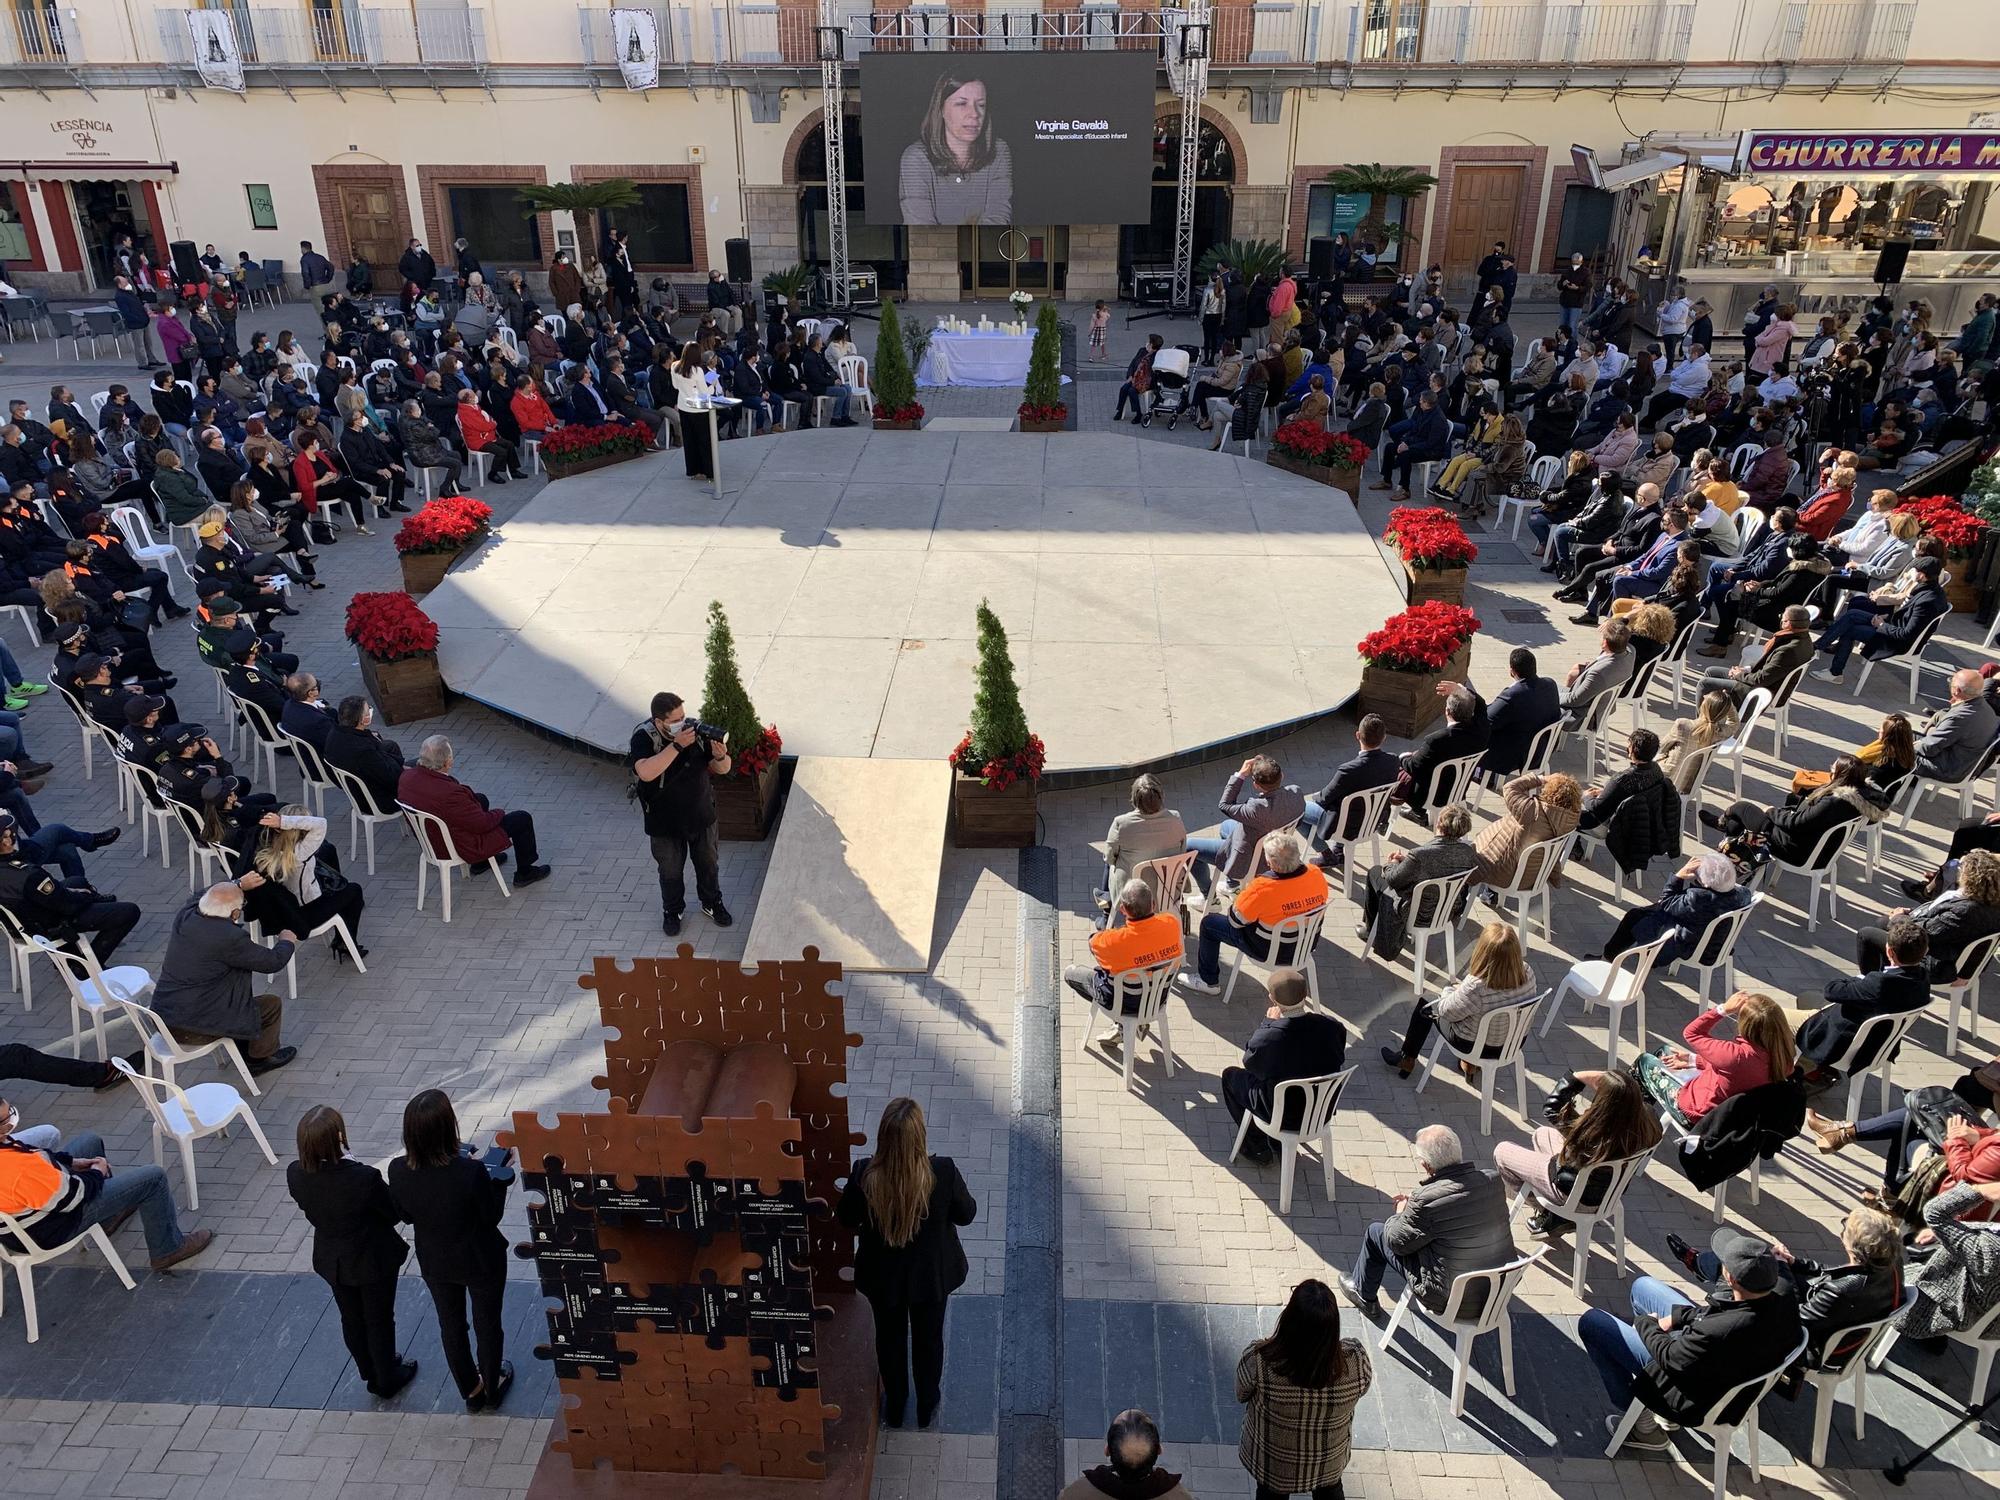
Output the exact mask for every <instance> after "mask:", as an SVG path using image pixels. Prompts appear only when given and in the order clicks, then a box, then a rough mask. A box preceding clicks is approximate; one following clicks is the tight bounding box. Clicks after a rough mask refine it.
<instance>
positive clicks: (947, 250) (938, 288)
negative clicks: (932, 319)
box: [908, 224, 958, 302]
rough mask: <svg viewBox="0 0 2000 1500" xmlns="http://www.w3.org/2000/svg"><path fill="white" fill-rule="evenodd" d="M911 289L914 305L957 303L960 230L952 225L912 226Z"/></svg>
mask: <svg viewBox="0 0 2000 1500" xmlns="http://www.w3.org/2000/svg"><path fill="white" fill-rule="evenodd" d="M908 233H909V236H910V287H909V295H910V300H911V301H912V302H956V301H957V300H958V228H957V226H956V225H949V224H912V225H911V226H910V228H909V230H908Z"/></svg>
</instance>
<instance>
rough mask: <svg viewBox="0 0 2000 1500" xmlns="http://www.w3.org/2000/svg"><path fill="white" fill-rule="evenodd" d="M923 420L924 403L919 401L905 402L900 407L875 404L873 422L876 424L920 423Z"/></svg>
mask: <svg viewBox="0 0 2000 1500" xmlns="http://www.w3.org/2000/svg"><path fill="white" fill-rule="evenodd" d="M923 419H924V403H923V402H921V401H906V402H905V403H903V405H901V406H888V405H885V404H884V403H883V402H880V401H877V402H876V403H875V420H876V421H878V422H921V421H923Z"/></svg>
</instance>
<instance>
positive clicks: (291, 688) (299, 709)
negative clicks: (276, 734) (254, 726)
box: [278, 672, 336, 755]
mask: <svg viewBox="0 0 2000 1500" xmlns="http://www.w3.org/2000/svg"><path fill="white" fill-rule="evenodd" d="M335 722H336V719H335V715H334V712H333V710H332V709H330V708H328V707H327V706H326V704H325V703H324V702H322V701H321V700H320V696H319V679H318V678H317V677H315V676H313V674H312V673H310V672H294V673H293V674H292V675H291V676H290V677H287V678H286V679H285V709H284V712H283V713H282V714H280V715H279V716H278V727H279V728H280V729H282V730H284V731H285V733H286V734H289V735H291V736H292V737H293V738H294V739H300V740H304V741H305V742H306V743H307V744H308V745H311V746H312V747H313V749H315V750H317V751H319V752H320V754H322V755H324V754H325V753H326V737H327V735H328V734H330V733H331V732H332V730H333V726H334V724H335Z"/></svg>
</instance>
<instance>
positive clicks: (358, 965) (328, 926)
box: [250, 914, 368, 1000]
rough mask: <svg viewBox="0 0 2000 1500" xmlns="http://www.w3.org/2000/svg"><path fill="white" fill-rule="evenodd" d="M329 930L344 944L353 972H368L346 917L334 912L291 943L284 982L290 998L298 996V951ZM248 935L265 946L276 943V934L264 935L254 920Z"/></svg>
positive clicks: (268, 946)
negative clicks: (290, 952) (352, 965)
mask: <svg viewBox="0 0 2000 1500" xmlns="http://www.w3.org/2000/svg"><path fill="white" fill-rule="evenodd" d="M329 932H330V933H332V934H333V935H334V937H335V938H337V939H338V940H339V941H340V942H341V943H343V944H345V945H346V947H347V956H348V958H350V959H351V960H353V963H354V972H355V973H357V974H366V973H367V972H368V965H367V964H365V963H363V962H362V961H361V945H360V944H359V943H357V942H356V941H355V940H354V934H353V932H352V931H350V930H349V928H348V926H347V922H346V919H345V918H343V917H341V916H339V915H338V914H336V915H334V916H331V917H328V918H327V919H326V920H325V921H324V922H322V923H320V924H319V926H317V927H315V928H313V929H312V930H311V931H309V932H302V933H300V934H298V941H297V942H295V943H293V944H292V956H291V958H290V959H289V960H288V961H287V962H286V964H285V983H286V985H287V986H288V990H287V993H288V994H289V995H290V996H291V998H292V999H294V1000H296V999H298V998H299V953H300V952H301V951H302V950H303V949H304V948H305V945H306V944H307V943H309V942H311V941H312V940H313V939H314V938H316V937H325V936H326V934H328V933H329ZM250 935H251V936H252V937H254V938H255V939H257V941H258V942H260V943H262V944H263V945H264V946H265V947H267V948H270V947H275V946H276V945H277V938H276V935H275V934H273V935H272V936H270V937H266V936H265V934H264V930H263V928H262V926H261V925H260V924H258V923H256V922H252V923H251V924H250Z"/></svg>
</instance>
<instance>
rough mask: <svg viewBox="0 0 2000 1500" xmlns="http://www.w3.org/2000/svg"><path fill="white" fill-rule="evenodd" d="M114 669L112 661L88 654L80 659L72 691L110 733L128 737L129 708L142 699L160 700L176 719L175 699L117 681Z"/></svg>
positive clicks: (84, 708)
mask: <svg viewBox="0 0 2000 1500" xmlns="http://www.w3.org/2000/svg"><path fill="white" fill-rule="evenodd" d="M114 666H115V664H114V663H113V661H112V659H111V658H110V657H108V656H99V655H97V654H96V653H95V652H87V653H85V654H84V655H83V656H80V657H78V658H77V660H76V679H75V681H74V682H73V683H72V684H71V686H70V691H71V692H73V693H75V694H76V696H77V701H78V702H80V703H81V704H82V705H83V711H84V712H85V713H87V714H89V715H90V716H91V718H93V719H95V720H96V721H97V722H98V723H100V724H102V725H103V726H104V727H105V728H106V729H109V730H112V731H114V732H116V733H120V734H122V733H124V730H125V725H126V723H127V722H128V721H127V719H126V717H125V705H126V704H128V703H132V702H135V701H137V700H138V699H141V698H157V699H158V701H159V703H160V704H161V706H162V707H163V708H164V709H165V710H166V712H167V716H168V717H169V718H171V717H172V716H173V707H174V700H173V699H171V698H169V697H166V696H165V695H164V694H155V693H149V692H147V691H146V689H145V688H144V687H143V686H142V685H140V684H138V683H124V682H118V681H116V680H115V678H114V675H113V672H114Z"/></svg>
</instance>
